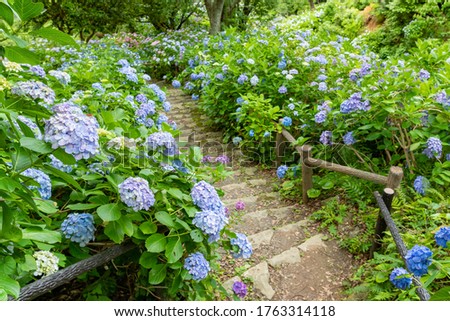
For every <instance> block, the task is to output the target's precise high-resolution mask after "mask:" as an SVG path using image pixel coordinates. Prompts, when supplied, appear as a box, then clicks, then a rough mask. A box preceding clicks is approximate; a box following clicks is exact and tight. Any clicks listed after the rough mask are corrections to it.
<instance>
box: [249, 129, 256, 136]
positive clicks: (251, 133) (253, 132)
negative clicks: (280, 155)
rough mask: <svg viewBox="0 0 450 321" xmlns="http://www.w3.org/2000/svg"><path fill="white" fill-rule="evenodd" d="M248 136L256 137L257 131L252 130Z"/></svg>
mask: <svg viewBox="0 0 450 321" xmlns="http://www.w3.org/2000/svg"><path fill="white" fill-rule="evenodd" d="M248 135H249V136H250V137H254V136H255V131H254V130H253V129H250V131H249V132H248Z"/></svg>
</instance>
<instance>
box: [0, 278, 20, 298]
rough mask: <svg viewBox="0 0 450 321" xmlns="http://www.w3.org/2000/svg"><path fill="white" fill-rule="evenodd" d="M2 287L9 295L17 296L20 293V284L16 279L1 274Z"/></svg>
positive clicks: (0, 286)
mask: <svg viewBox="0 0 450 321" xmlns="http://www.w3.org/2000/svg"><path fill="white" fill-rule="evenodd" d="M0 289H3V290H4V291H5V292H6V293H8V294H9V295H12V296H13V297H15V298H17V297H18V296H19V294H20V285H19V282H17V281H16V280H13V279H11V278H10V277H9V276H7V275H0Z"/></svg>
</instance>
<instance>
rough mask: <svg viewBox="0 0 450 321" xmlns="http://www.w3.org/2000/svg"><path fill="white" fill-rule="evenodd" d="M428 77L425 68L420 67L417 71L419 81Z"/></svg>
mask: <svg viewBox="0 0 450 321" xmlns="http://www.w3.org/2000/svg"><path fill="white" fill-rule="evenodd" d="M429 78H430V73H429V72H428V71H426V70H425V69H420V71H419V79H420V80H421V81H425V80H428V79H429Z"/></svg>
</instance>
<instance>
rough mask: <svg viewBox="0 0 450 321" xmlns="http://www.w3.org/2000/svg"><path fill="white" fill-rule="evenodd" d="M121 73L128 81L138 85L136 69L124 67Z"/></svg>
mask: <svg viewBox="0 0 450 321" xmlns="http://www.w3.org/2000/svg"><path fill="white" fill-rule="evenodd" d="M119 72H120V73H121V74H123V75H125V76H126V77H127V80H129V81H131V82H134V83H138V82H139V79H138V76H137V74H136V69H135V68H133V67H131V66H124V67H122V68H119Z"/></svg>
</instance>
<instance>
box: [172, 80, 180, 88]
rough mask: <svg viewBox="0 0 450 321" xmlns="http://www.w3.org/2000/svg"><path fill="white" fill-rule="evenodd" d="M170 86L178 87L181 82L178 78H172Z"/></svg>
mask: <svg viewBox="0 0 450 321" xmlns="http://www.w3.org/2000/svg"><path fill="white" fill-rule="evenodd" d="M172 86H173V88H180V87H181V83H180V82H179V81H178V80H174V81H172Z"/></svg>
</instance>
